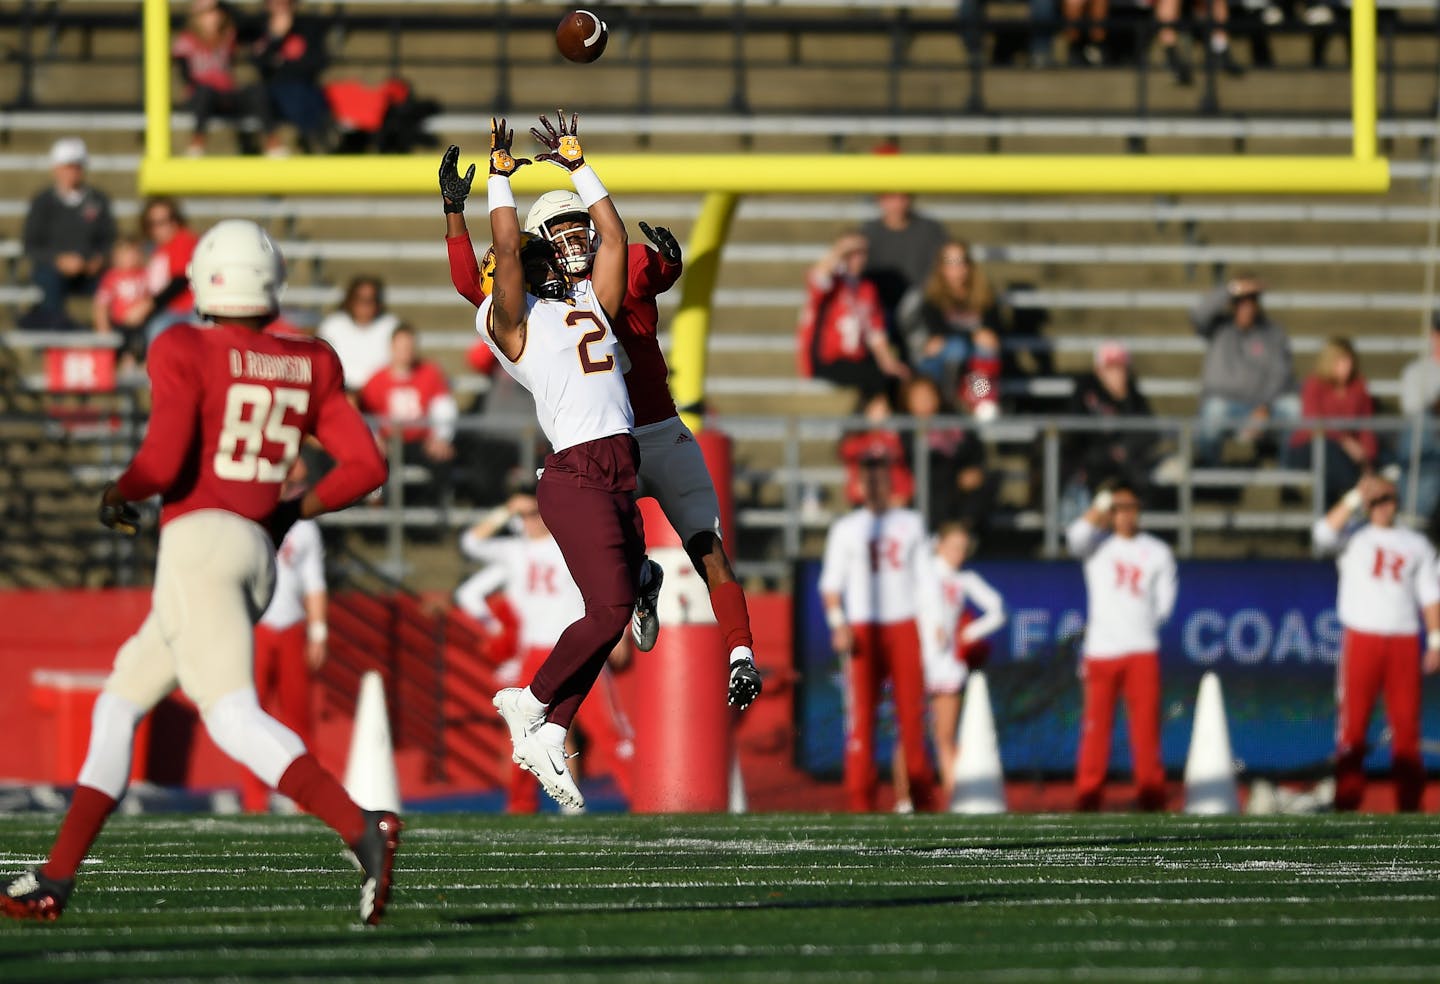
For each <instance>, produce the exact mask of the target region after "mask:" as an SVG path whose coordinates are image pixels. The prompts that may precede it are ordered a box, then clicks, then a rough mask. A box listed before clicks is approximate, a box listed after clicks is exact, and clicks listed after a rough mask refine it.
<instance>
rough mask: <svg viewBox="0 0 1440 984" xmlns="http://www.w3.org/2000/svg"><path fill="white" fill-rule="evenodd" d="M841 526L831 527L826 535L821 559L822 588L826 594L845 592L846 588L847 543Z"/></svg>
mask: <svg viewBox="0 0 1440 984" xmlns="http://www.w3.org/2000/svg"><path fill="white" fill-rule="evenodd" d="M839 529H840V528H839V527H838V526H832V527H830V532H829V533H827V534H826V536H825V556H824V559H822V560H821V561H820V582H819V583H820V590H821V591H822V592H823V593H825V594H843V593H844V588H845V544H844V539H845V538H844V537H843V536H841V535H838V534H839Z"/></svg>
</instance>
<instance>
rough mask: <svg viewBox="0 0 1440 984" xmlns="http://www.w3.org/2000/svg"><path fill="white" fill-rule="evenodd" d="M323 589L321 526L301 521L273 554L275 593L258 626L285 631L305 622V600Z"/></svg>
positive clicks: (323, 550) (306, 520)
mask: <svg viewBox="0 0 1440 984" xmlns="http://www.w3.org/2000/svg"><path fill="white" fill-rule="evenodd" d="M324 590H325V542H324V540H322V539H321V538H320V525H319V524H318V523H316V522H315V520H313V519H302V520H299V521H298V522H296V524H295V525H294V526H292V527H290V532H288V533H286V534H285V539H284V540H283V541H281V543H280V549H279V550H278V551H276V553H275V594H274V595H272V596H271V598H270V607H269V608H267V609H265V614H264V615H261V616H260V624H262V625H265V626H268V627H269V628H272V629H288V628H289V627H290V626H292V625H295V624H296V623H297V622H303V621H304V620H305V598H306V597H307V596H309V595H312V594H319V593H321V592H323V591H324Z"/></svg>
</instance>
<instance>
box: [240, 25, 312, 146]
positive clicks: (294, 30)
mask: <svg viewBox="0 0 1440 984" xmlns="http://www.w3.org/2000/svg"><path fill="white" fill-rule="evenodd" d="M299 5H300V3H299V0H265V11H266V18H265V23H264V27H263V28H261V29H260V30H259V32H258V37H257V38H256V39H255V41H254V42H253V43H252V44H251V48H250V55H251V58H252V59H253V60H254V62H255V67H256V68H257V69H258V70H259V72H260V78H261V81H263V82H264V84H265V93H266V95H267V96H268V98H269V102H270V107H269V108H270V112H271V113H272V114H273V115H274V117H275V119H277V120H281V121H284V122H286V123H290V124H292V125H294V127H295V128H296V129H297V130H299V131H300V145H301V147H302V148H303V149H304V150H306V151H308V152H310V153H316V152H323V151H325V150H327V149H329V147H330V142H331V140H330V130H331V126H330V107H329V105H328V103H326V101H325V91H324V90H323V89H322V88H321V86H320V73H321V72H323V71H324V70H325V66H326V63H327V62H328V61H329V58H328V56H327V55H326V52H325V24H324V23H323V22H321V21H320V20H317V19H316V18H313V17H304V16H297V15H296V13H295V8H296V7H298V6H299ZM269 152H270V153H280V152H281V148H280V146H279V145H278V144H274V145H272V146H271V147H270V149H269Z"/></svg>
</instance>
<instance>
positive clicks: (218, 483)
mask: <svg viewBox="0 0 1440 984" xmlns="http://www.w3.org/2000/svg"><path fill="white" fill-rule="evenodd" d="M147 369H148V371H149V374H150V423H149V427H148V429H147V431H146V433H145V440H144V441H143V442H142V443H141V445H140V449H139V451H137V452H136V454H135V458H134V460H133V461H132V462H131V463H130V467H129V468H127V469H126V470H125V473H124V474H123V475H121V476H120V478H119V479H117V481H116V484H117V485H118V486H119V490H120V492H121V494H123V495H124V496H125V498H126V499H128V500H129V501H131V502H140V501H143V500H145V499H148V498H149V497H150V496H152V495H157V494H158V495H160V496H161V498H162V503H163V505H162V508H161V512H160V522H161V525H164V524H165V523H167V522H169V521H170V520H172V519H174V518H176V517H177V516H181V515H184V514H185V513H188V512H194V511H196V510H199V509H223V510H225V511H226V512H231V513H235V514H236V515H239V516H242V517H244V518H246V519H249V520H253V521H254V522H257V523H261V524H262V525H263V524H265V523H266V522H267V521H268V520H269V518H270V514H271V513H273V512H274V511H275V506H276V505H277V504H278V503H279V501H280V487H281V483H282V482H284V480H285V477H286V475H287V474H288V473H289V471H290V466H291V465H292V464H294V463H295V459H296V458H297V457H299V455H300V445H301V442H302V441H303V440H304V439H305V438H306V437H309V436H312V435H313V436H315V437H316V438H318V439H319V441H320V443H321V445H323V446H324V448H325V450H326V451H328V452H329V453H330V455H331V456H332V457H333V458H335V461H336V467H335V468H334V469H332V470H331V471H330V473H328V474H327V475H326V476H325V478H324V479H323V480H321V481H320V483H319V484H318V485H316V486H315V489H314V491H315V493H316V494H317V495H319V497H320V499H321V501H322V502H324V503H325V505H326V507H327V508H329V509H336V508H341V507H343V506H345V505H346V504H348V503H349V502H351V501H352V500H354V499H356V498H358V497H359V496H361V495H364V494H365V493H366V492H369V491H370V490H371V489H373V488H375V487H376V486H377V485H379V484H380V482H382V481H384V479H385V463H384V460H383V459H382V458H381V457H380V454H379V451H378V449H377V448H376V446H375V440H374V438H373V437H371V435H370V431H369V428H367V427H366V426H365V420H364V418H363V417H361V416H360V414H359V412H358V411H357V410H356V409H355V408H354V407H352V406H351V405H350V403H349V401H348V400H346V399H345V388H344V377H343V375H342V373H341V369H340V360H339V358H338V357H337V356H336V355H335V352H334V350H332V349H331V348H330V346H328V345H326V344H325V343H324V342H317V341H315V340H314V339H311V338H306V337H303V336H293V335H268V334H263V333H261V332H259V331H255V330H252V329H250V328H246V327H243V326H240V325H209V326H203V327H202V326H197V325H176V326H175V327H173V328H171V329H169V330H168V331H166V332H165V333H164V334H163V335H161V336H160V337H159V338H158V339H156V340H155V344H154V345H152V346H151V347H150V354H149V359H148V363H147Z"/></svg>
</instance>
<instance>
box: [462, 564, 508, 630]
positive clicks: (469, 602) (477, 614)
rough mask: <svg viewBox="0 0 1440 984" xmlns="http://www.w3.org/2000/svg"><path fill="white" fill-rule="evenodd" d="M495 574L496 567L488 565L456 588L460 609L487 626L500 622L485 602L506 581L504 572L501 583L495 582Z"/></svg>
mask: <svg viewBox="0 0 1440 984" xmlns="http://www.w3.org/2000/svg"><path fill="white" fill-rule="evenodd" d="M495 574H496V569H495V568H492V567H487V568H485V570H483V571H479V572H477V573H475V574H471V575H470V576H469V577H468V578H466V579H465V580H464V581H463V582H462V583H461V585H460V587H458V588H456V589H455V604H457V605H459V606H460V610H461V611H463V612H464V613H465V614H466V615H469V616H470V617H471V618H473V619H475V621H477V622H479V623H480V624H481V625H483V626H485V627H486V628H490V627H491V626H494V625H498V624H499V622H500V620H499V619H497V618H496V617H495V613H494V612H492V611H491V610H490V606H489V605H488V604H486V603H485V599H486V598H488V597H490V596H491V595H492V594H494V593H495V592H496V591H498V590H499V589H500V584H503V583H504V578H503V573H502V575H501V582H500V584H496V583H495Z"/></svg>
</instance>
